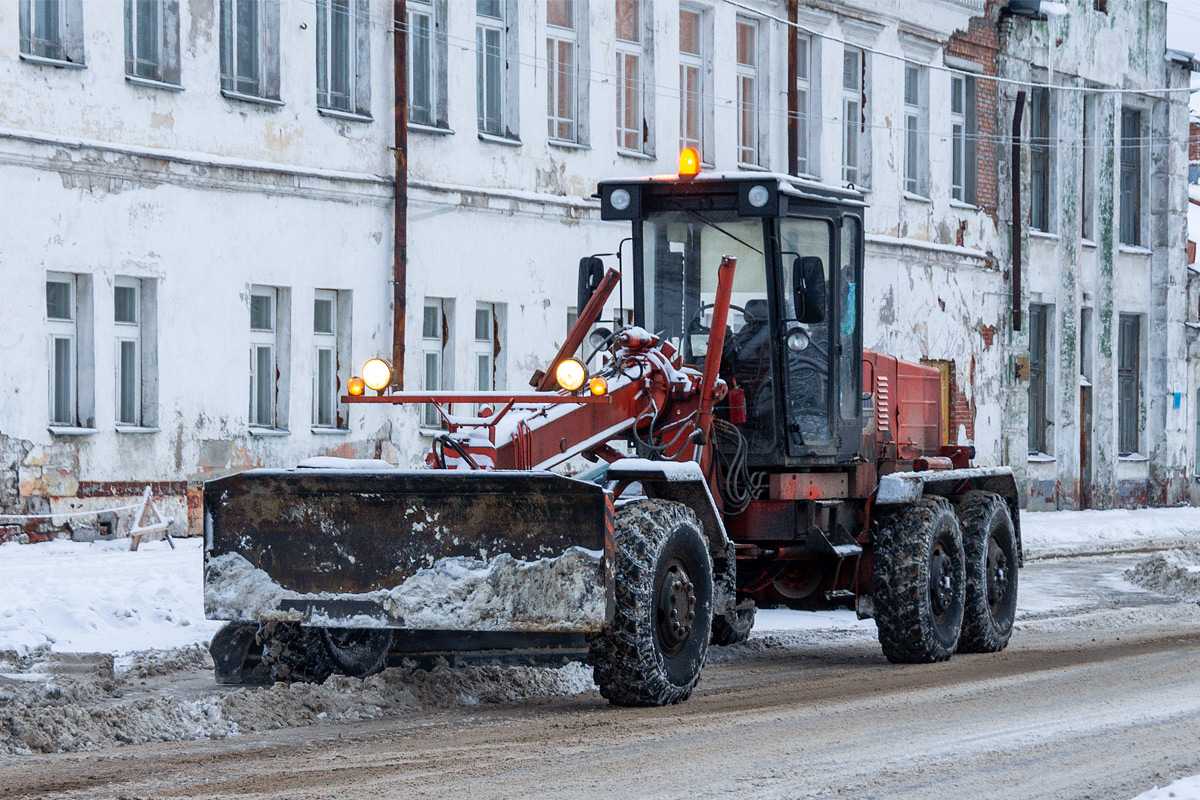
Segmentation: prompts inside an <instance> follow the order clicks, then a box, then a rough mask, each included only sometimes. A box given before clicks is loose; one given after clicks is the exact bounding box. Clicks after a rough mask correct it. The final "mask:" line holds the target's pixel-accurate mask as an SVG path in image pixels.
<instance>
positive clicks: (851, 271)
mask: <svg viewBox="0 0 1200 800" xmlns="http://www.w3.org/2000/svg"><path fill="white" fill-rule="evenodd" d="M840 223H841V224H840V226H839V227H840V230H839V231H838V255H839V258H838V269H837V275H836V279H835V281H834V291H833V292H832V294H833V295H834V309H833V311H834V314H835V316H836V317H837V330H836V332H835V334H834V336H835V341H836V346H835V348H834V353H835V358H836V372H837V381H836V383H837V395H836V403H835V406H836V408H835V417H836V423H835V424H836V427H837V429H838V431H839V432H840V433H839V438H840V441H839V443H838V460H839V461H848V460H851V459H853V458H855V457H856V456H858V455H859V454H860V453H861V452H862V372H863V368H862V349H863V344H862V318H863V310H862V302H863V297H862V295H863V292H862V278H863V230H862V218H861V217H859V216H858V215H856V214H843V215H842V217H841V219H840Z"/></svg>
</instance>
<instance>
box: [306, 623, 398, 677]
mask: <svg viewBox="0 0 1200 800" xmlns="http://www.w3.org/2000/svg"><path fill="white" fill-rule="evenodd" d="M321 638H322V640H323V641H324V643H325V651H326V652H327V653H328V654H329V660H330V661H332V662H333V665H334V666H335V667H337V670H338V672H340V673H342V674H343V675H349V676H350V677H352V678H365V677H367V676H368V675H374V674H375V673H377V672H380V671H382V670H383V668H384V667H385V666H387V657H388V652H390V651H391V649H392V632H391V630H389V629H387V628H322V629H321Z"/></svg>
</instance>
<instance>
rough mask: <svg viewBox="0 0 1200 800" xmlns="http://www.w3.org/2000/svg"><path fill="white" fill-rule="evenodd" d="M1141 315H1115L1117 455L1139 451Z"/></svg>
mask: <svg viewBox="0 0 1200 800" xmlns="http://www.w3.org/2000/svg"><path fill="white" fill-rule="evenodd" d="M1142 327H1143V325H1142V315H1141V314H1126V313H1122V314H1120V315H1119V316H1118V319H1117V455H1118V456H1120V457H1127V456H1132V455H1135V454H1138V453H1139V452H1140V451H1141V438H1142V436H1141V419H1140V417H1141V408H1142V385H1143V383H1144V380H1143V377H1142V365H1143V359H1142Z"/></svg>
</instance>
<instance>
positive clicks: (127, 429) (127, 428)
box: [117, 425, 161, 433]
mask: <svg viewBox="0 0 1200 800" xmlns="http://www.w3.org/2000/svg"><path fill="white" fill-rule="evenodd" d="M160 431H161V429H160V428H146V427H142V426H141V425H118V426H117V433H159V432H160Z"/></svg>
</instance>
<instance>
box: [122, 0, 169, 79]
mask: <svg viewBox="0 0 1200 800" xmlns="http://www.w3.org/2000/svg"><path fill="white" fill-rule="evenodd" d="M146 8H154V9H156V14H155V16H156V19H155V20H154V21H153V22H151V23H148V24H149V27H150V28H151V29H152V30H153V32H154V34H153V35H154V43H153V49H154V53H153V58H152V59H148V58H145V57H144V54H143V53H141V49H140V46H139V45H140V44H141V42H140V39H141V34H142V33H143V31H144V28H145V27H146V26H147V23H144V22H143V20H142V14H141V11H142V10H143V9H146ZM165 18H166V2H165V0H125V74H126V75H128V76H131V77H136V78H142V79H143V80H151V81H163V80H164V79H165V73H166V63H165V58H164V54H165V53H164V42H163V29H164V27H165V25H166V19H165ZM143 66H145V67H146V68H147V71H148V72H149V74H145V73H144V72H143V71H142V70H141V67H143Z"/></svg>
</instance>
